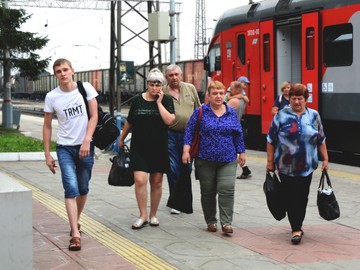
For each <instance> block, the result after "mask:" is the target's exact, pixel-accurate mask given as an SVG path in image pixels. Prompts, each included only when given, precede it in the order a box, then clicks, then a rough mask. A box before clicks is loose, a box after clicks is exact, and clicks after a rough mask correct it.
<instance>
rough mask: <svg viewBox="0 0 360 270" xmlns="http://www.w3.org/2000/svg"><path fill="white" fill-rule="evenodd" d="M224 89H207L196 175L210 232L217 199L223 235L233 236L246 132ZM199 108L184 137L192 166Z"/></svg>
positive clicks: (185, 160) (214, 222)
mask: <svg viewBox="0 0 360 270" xmlns="http://www.w3.org/2000/svg"><path fill="white" fill-rule="evenodd" d="M225 93H226V90H225V86H224V85H223V84H222V83H221V82H219V81H214V82H211V83H210V84H209V87H208V89H207V98H208V99H207V100H208V101H209V103H208V104H205V105H203V106H202V116H201V121H200V144H199V146H200V147H199V154H198V157H197V158H196V159H195V173H196V177H197V179H199V180H200V189H201V206H202V209H203V212H204V218H205V221H206V223H207V229H208V231H210V232H216V230H217V219H216V196H218V203H219V217H220V223H221V226H222V230H223V232H224V233H226V234H228V233H232V232H233V229H232V226H231V222H232V217H233V208H234V192H235V175H236V168H237V161H238V162H239V164H240V166H241V165H243V164H245V147H244V140H243V133H242V129H241V126H240V123H239V120H238V118H237V115H236V111H235V110H234V109H233V108H231V107H228V106H227V105H226V104H225V103H224V102H223V100H224V95H225ZM198 114H199V108H197V109H196V110H195V111H194V113H193V114H192V115H191V117H190V120H189V122H188V124H187V127H186V129H185V134H184V149H183V156H182V161H183V163H185V164H186V163H190V159H191V158H190V154H189V150H190V146H191V144H192V141H193V138H194V133H195V127H196V124H197V118H198Z"/></svg>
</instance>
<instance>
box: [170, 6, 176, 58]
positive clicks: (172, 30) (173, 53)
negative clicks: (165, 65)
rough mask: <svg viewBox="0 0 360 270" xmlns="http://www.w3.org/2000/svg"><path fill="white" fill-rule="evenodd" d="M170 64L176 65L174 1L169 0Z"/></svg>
mask: <svg viewBox="0 0 360 270" xmlns="http://www.w3.org/2000/svg"><path fill="white" fill-rule="evenodd" d="M169 15H170V64H175V63H176V42H177V40H176V27H175V26H176V25H175V15H176V12H175V0H170V11H169Z"/></svg>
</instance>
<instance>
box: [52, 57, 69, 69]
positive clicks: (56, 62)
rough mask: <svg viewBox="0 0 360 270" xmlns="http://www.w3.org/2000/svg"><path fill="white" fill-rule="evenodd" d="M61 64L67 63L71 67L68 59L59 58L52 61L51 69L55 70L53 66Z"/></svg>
mask: <svg viewBox="0 0 360 270" xmlns="http://www.w3.org/2000/svg"><path fill="white" fill-rule="evenodd" d="M62 64H68V65H69V67H70V68H71V69H72V68H73V67H72V64H71V62H70V61H69V60H67V59H65V58H59V59H57V60H56V61H55V62H54V64H53V70H54V71H55V67H58V66H61V65H62Z"/></svg>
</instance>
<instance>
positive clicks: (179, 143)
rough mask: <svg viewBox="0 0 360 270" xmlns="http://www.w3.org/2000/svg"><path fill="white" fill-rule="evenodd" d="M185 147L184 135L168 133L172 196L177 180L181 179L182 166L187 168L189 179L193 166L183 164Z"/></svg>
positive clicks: (181, 133)
mask: <svg viewBox="0 0 360 270" xmlns="http://www.w3.org/2000/svg"><path fill="white" fill-rule="evenodd" d="M183 146H184V133H183V132H177V131H172V130H169V131H168V149H169V158H170V171H169V172H168V173H167V178H168V183H169V190H170V194H171V192H172V191H173V190H174V187H175V183H176V180H177V179H178V178H179V177H180V171H181V166H187V167H188V170H185V171H187V172H188V174H189V177H190V174H191V167H192V164H191V163H190V164H186V165H184V164H183V163H182V154H183ZM184 177H185V176H184Z"/></svg>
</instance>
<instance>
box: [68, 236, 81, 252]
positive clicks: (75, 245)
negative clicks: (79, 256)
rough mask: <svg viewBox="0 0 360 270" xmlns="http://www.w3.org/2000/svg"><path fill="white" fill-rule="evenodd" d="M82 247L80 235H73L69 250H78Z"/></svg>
mask: <svg viewBox="0 0 360 270" xmlns="http://www.w3.org/2000/svg"><path fill="white" fill-rule="evenodd" d="M80 249H81V239H80V237H72V238H71V239H70V245H69V250H71V251H77V250H80Z"/></svg>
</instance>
